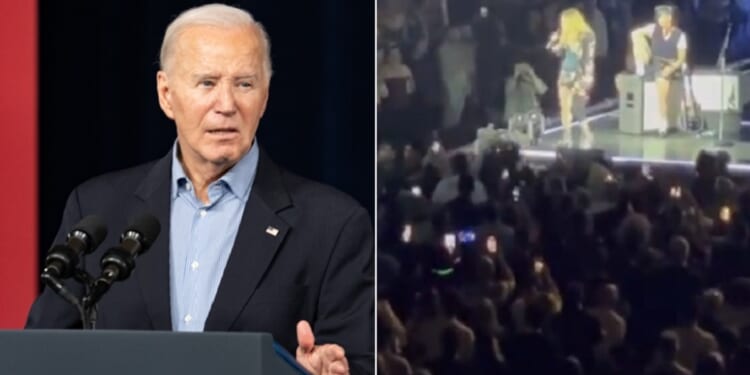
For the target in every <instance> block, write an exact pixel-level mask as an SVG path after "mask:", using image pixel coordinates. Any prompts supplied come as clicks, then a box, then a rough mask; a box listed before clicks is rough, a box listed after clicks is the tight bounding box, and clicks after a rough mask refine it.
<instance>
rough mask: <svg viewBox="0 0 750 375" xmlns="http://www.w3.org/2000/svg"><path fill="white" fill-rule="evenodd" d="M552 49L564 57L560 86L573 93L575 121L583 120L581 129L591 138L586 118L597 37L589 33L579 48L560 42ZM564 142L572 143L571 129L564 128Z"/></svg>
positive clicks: (572, 110)
mask: <svg viewBox="0 0 750 375" xmlns="http://www.w3.org/2000/svg"><path fill="white" fill-rule="evenodd" d="M551 49H552V51H553V52H555V53H557V54H558V55H560V56H561V57H562V62H561V63H560V74H559V75H558V79H557V84H558V87H561V88H568V89H570V90H571V91H572V93H573V98H572V100H573V106H572V108H571V112H572V115H573V119H572V120H573V121H575V120H576V119H579V120H582V121H583V122H582V125H581V129H582V132H583V134H584V137H586V138H588V141H590V140H591V137H592V136H591V130H590V129H589V127H588V122H587V121H585V118H586V104H587V103H588V97H589V93H590V92H591V89H592V88H593V86H594V75H595V70H594V60H595V58H596V37H595V36H594V33H589V34H587V35H585V36H584V37H583V39H582V40H581V43H580V44H579V45H578V46H577V48H570V47H567V46H564V45H562V44H560V43H559V42H558V43H557V44H556V45H553V46H552V47H551ZM564 132H565V133H564V136H563V143H567V144H569V143H570V139H571V130H570V129H569V128H568V129H564Z"/></svg>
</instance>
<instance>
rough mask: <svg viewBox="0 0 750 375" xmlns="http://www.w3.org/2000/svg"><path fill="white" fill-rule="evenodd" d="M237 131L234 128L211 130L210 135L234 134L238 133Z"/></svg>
mask: <svg viewBox="0 0 750 375" xmlns="http://www.w3.org/2000/svg"><path fill="white" fill-rule="evenodd" d="M237 132H238V131H237V129H234V128H221V129H209V130H208V133H209V134H232V133H237Z"/></svg>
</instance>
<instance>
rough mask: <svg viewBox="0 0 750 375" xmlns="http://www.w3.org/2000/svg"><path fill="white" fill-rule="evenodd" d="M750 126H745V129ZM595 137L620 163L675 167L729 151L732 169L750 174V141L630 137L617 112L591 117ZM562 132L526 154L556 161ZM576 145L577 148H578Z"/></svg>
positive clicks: (551, 133) (552, 132) (549, 133)
mask: <svg viewBox="0 0 750 375" xmlns="http://www.w3.org/2000/svg"><path fill="white" fill-rule="evenodd" d="M748 126H750V124H748V123H745V124H744V126H743V128H747V127H748ZM591 129H592V132H593V134H594V142H593V145H592V148H594V149H601V150H603V151H604V152H605V154H606V155H607V156H608V157H610V158H612V160H613V161H614V162H616V163H618V162H624V163H647V164H673V165H685V166H692V165H693V163H694V161H695V158H696V156H697V155H698V153H699V152H700V151H701V150H712V151H718V150H726V151H727V152H728V153H729V154H730V155H731V157H732V159H731V160H732V166H731V167H732V169H734V170H742V171H750V142H748V141H741V140H740V139H730V140H731V141H732V142H733V145H732V146H730V147H717V146H716V137H700V136H698V135H696V134H694V133H691V132H685V131H682V132H677V133H672V134H670V135H667V136H666V137H660V136H658V135H657V134H643V135H634V134H626V133H623V132H621V131H620V130H619V129H618V117H617V111H616V110H614V111H610V112H607V113H601V114H598V115H594V116H591ZM579 130H580V129H579V127H578V126H574V128H573V136H574V137H573V139H574V141H575V142H578V140H579V139H580V137H579V134H578V133H579ZM561 137H562V129H561V128H560V127H559V126H555V127H553V128H551V129H547V130H546V131H545V132H544V134H543V135H542V136H541V138H540V140H539V143H538V144H537V145H534V146H526V147H523V150H522V154H523V155H524V156H525V157H527V158H531V159H536V158H540V159H543V158H550V159H551V158H554V157H555V155H556V151H557V149H558V142H559V141H560V139H561ZM577 147H578V145H577V143H574V148H577Z"/></svg>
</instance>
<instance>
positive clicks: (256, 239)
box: [27, 151, 374, 374]
mask: <svg viewBox="0 0 750 375" xmlns="http://www.w3.org/2000/svg"><path fill="white" fill-rule="evenodd" d="M170 192H171V153H170V154H168V155H167V156H165V157H163V158H162V159H160V160H157V161H155V162H151V163H148V164H145V165H141V166H137V167H134V168H131V169H127V170H123V171H119V172H114V173H110V174H106V175H103V176H100V177H96V178H94V179H92V180H89V181H87V182H85V183H83V184H82V185H80V186H79V187H77V188H76V189H75V190H74V191H73V192H72V193H71V194H70V197H69V198H68V202H67V205H66V207H65V213H64V214H63V219H62V224H61V225H60V230H59V231H58V234H57V237H56V238H55V243H62V242H63V241H64V238H65V235H66V233H67V232H68V231H69V230H70V229H71V228H72V226H73V225H75V223H77V222H78V221H79V220H80V219H81V218H83V217H84V216H87V215H91V214H95V215H98V216H100V217H101V218H102V219H103V220H104V221H105V223H106V225H107V227H108V228H109V230H110V233H109V235H108V236H107V238H106V239H105V241H104V243H102V245H101V246H100V247H99V249H98V250H97V251H96V252H94V253H93V254H92V255H89V256H87V259H86V262H85V263H86V269H87V270H90V271H89V272H90V273H92V274H94V276H98V274H99V272H100V266H99V260H100V258H101V255H102V253H103V251H105V250H106V249H107V248H109V247H110V246H113V245H115V244H116V243H117V241H118V237H119V235H120V231H122V230H123V229H124V228H125V227H126V225H127V221H128V219H129V218H130V217H131V216H133V215H136V214H140V213H144V212H148V213H151V214H152V215H154V216H156V218H158V219H159V221H160V223H161V225H162V231H161V235H160V236H159V237H158V238H157V240H156V241H155V242H154V244H153V245H152V247H151V249H149V250H148V251H147V252H146V253H144V254H142V255H141V256H139V257H138V258H137V259H136V268H135V270H134V271H133V274H132V275H131V277H130V278H129V279H127V280H125V281H123V282H118V283H115V284H114V286H113V287H112V289H111V290H110V291H109V293H108V294H107V295H105V296H104V298H103V299H102V300H101V302H100V303H99V311H98V320H97V323H96V326H97V329H133V330H171V329H172V323H171V317H170V297H169V220H170V202H171V200H170ZM269 226H272V227H275V228H277V229H278V230H279V232H278V234H277V235H276V236H272V235H270V234H268V233H266V229H267V228H268V227H269ZM373 254H374V248H373V241H372V224H371V221H370V219H369V216H368V214H367V212H366V211H365V210H364V209H363V208H362V207H361V206H359V205H358V204H357V203H356V202H355V201H354V200H352V199H351V198H349V197H348V196H346V195H344V194H342V193H340V192H338V191H336V190H334V189H332V188H329V187H326V186H324V185H321V184H318V183H315V182H312V181H309V180H305V179H302V178H300V177H298V176H295V175H292V174H290V173H288V172H286V171H284V170H283V169H281V168H280V167H278V166H277V165H275V164H274V163H273V161H271V160H270V158H269V157H268V156H267V155H266V154H265V153H264V152H262V151H261V155H260V160H259V162H258V170H257V172H256V178H255V182H254V185H253V187H252V192H251V194H250V198H249V199H248V201H247V205H246V207H245V211H244V214H243V217H242V220H241V222H240V227H239V231H238V233H237V238H236V240H235V243H234V247H233V248H232V252H231V255H230V257H229V261H228V262H227V266H226V269H225V270H224V275H223V277H222V280H221V283H220V285H219V289H218V291H217V293H216V298H215V300H214V302H213V305H212V306H211V310H210V312H209V315H208V318H207V320H206V324H205V330H206V331H263V332H270V333H271V334H273V336H274V338H275V340H276V341H277V342H279V343H280V344H282V345H283V346H284V347H285V348H286V349H287V350H289V351H290V352H291V353H294V350H295V349H296V346H297V339H296V323H297V321H299V320H301V319H305V320H307V321H309V322H310V324H311V325H312V327H313V332H314V333H315V338H316V344H320V343H336V344H339V345H341V346H342V347H343V348H344V349H345V350H346V355H347V359H348V361H349V364H350V368H351V370H352V374H355V373H372V372H374V361H373V341H374V340H373V331H374V319H373V314H374V302H373V301H374V290H373V262H372V258H373ZM66 285H67V286H68V287H69V288H71V289H73V290H74V292H75V293H77V294H79V295H80V293H81V288H80V287H78V284H77V283H75V282H72V281H71V280H68V282H67V283H66ZM80 324H81V323H80V319H79V318H78V314H77V312H76V310H75V309H74V308H72V307H71V306H70V305H68V304H67V302H65V301H64V300H63V299H62V298H61V297H59V296H57V295H55V294H54V293H53V292H52V291H51V290H49V289H48V288H45V290H44V292H43V293H42V294H41V296H39V298H38V299H37V300H36V301H35V302H34V304H33V306H32V307H31V312H30V313H29V318H28V321H27V328H75V327H78V326H80Z"/></svg>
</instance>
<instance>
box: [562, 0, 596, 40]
mask: <svg viewBox="0 0 750 375" xmlns="http://www.w3.org/2000/svg"><path fill="white" fill-rule="evenodd" d="M590 34H593V31H592V29H591V26H589V24H588V22H586V18H584V17H583V13H581V11H580V10H578V9H577V8H568V9H565V10H564V11H563V12H562V13H561V14H560V44H561V45H562V46H563V47H567V48H578V47H580V45H581V41H582V40H583V38H584V37H585V36H586V35H590Z"/></svg>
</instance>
